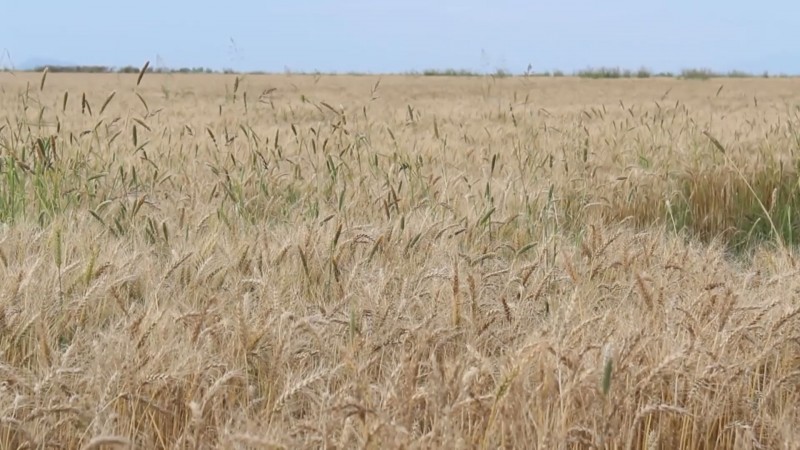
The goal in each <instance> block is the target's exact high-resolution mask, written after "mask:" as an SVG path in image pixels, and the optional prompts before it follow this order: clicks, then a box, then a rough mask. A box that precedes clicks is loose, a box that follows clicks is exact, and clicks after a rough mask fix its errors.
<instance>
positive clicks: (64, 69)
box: [30, 65, 233, 73]
mask: <svg viewBox="0 0 800 450" xmlns="http://www.w3.org/2000/svg"><path fill="white" fill-rule="evenodd" d="M45 67H46V68H47V71H48V72H52V73H139V71H140V70H141V68H140V67H135V66H125V67H108V66H57V65H56V66H36V67H34V68H33V69H30V71H31V72H42V71H44V69H45ZM147 72H148V73H220V72H219V71H215V70H213V69H210V68H208V67H191V68H190V67H181V68H179V69H174V68H165V67H148V68H147ZM222 72H224V73H233V71H232V70H230V69H225V70H223V71H222Z"/></svg>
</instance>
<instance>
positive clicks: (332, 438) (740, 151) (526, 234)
mask: <svg viewBox="0 0 800 450" xmlns="http://www.w3.org/2000/svg"><path fill="white" fill-rule="evenodd" d="M798 105H800V81H798V80H794V79H768V80H767V79H711V80H707V81H695V80H675V79H647V80H583V79H576V78H524V77H509V78H492V77H450V78H448V77H411V76H406V77H403V76H384V77H378V76H310V75H309V76H299V75H281V76H277V75H275V76H266V75H262V76H256V75H238V76H237V75H167V74H152V73H144V74H143V76H137V75H136V74H129V75H122V74H120V75H117V74H99V75H89V74H52V73H51V74H45V75H43V74H34V73H0V111H2V123H0V180H1V181H0V222H2V225H0V227H1V228H0V279H2V284H0V286H1V288H0V289H1V290H0V352H2V353H1V354H0V380H2V384H1V385H0V447H2V448H8V449H14V448H69V449H72V448H87V449H88V448H134V449H157V448H164V449H184V448H185V449H205V448H222V449H240V448H241V449H243V448H253V449H256V448H286V449H290V448H292V449H293V448H329V449H334V448H370V449H377V448H408V449H410V448H456V449H458V448H541V449H561V448H564V449H567V448H603V449H605V448H608V449H640V448H642V449H728V448H729V449H762V448H763V449H766V448H771V449H772V448H775V449H778V448H786V449H789V448H793V449H796V448H800V426H798V425H800V411H798V406H797V405H798V401H799V400H800V389H799V388H798V386H799V385H798V383H799V382H800V340H799V339H800V314H798V313H800V303H799V302H798V301H797V298H798V293H799V292H800V277H799V276H798V270H799V269H798V267H797V260H796V250H795V248H796V244H797V243H798V242H800V239H798V237H797V236H795V230H796V229H797V226H798V225H800V219H798V218H796V217H797V209H796V208H798V207H800V185H799V184H798V170H799V169H800V166H798V164H797V163H796V161H797V154H796V153H797V152H798V151H800V107H799V106H798Z"/></svg>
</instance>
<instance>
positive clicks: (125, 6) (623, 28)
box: [0, 0, 800, 74]
mask: <svg viewBox="0 0 800 450" xmlns="http://www.w3.org/2000/svg"><path fill="white" fill-rule="evenodd" d="M0 15H2V17H3V20H2V23H1V24H0V51H2V54H0V66H10V65H11V64H13V65H14V66H15V67H17V68H20V67H22V66H24V65H26V64H27V63H31V62H41V61H47V62H48V63H51V64H52V63H54V62H63V63H75V64H98V65H108V66H117V67H118V66H124V65H135V66H139V65H141V64H142V63H143V62H144V61H145V60H150V61H151V64H153V65H162V66H168V67H182V66H189V67H193V66H205V67H212V68H215V69H221V68H226V67H227V68H233V69H236V70H266V71H283V70H284V69H285V68H289V69H291V70H294V71H314V70H320V71H338V72H346V71H365V72H402V71H408V70H422V69H426V68H440V69H443V68H464V69H469V70H476V71H494V70H495V69H498V68H502V69H505V70H509V71H512V72H523V71H524V70H525V69H526V67H527V66H528V64H531V65H532V66H533V68H534V70H539V71H542V70H552V69H555V68H558V69H562V70H565V71H567V72H570V71H572V70H575V69H581V68H585V67H588V66H593V67H597V66H601V65H605V66H621V67H625V68H631V69H635V68H638V67H639V66H642V65H644V66H647V67H649V68H650V69H652V70H655V71H662V70H670V71H679V70H680V69H681V68H687V67H708V68H711V69H714V70H721V71H725V70H730V69H742V70H748V71H755V72H761V71H764V70H768V71H770V72H771V73H780V72H783V73H798V74H800V31H798V30H800V27H798V22H800V2H797V1H796V0H795V1H791V0H762V1H758V2H754V1H741V0H727V1H722V0H706V1H702V0H695V1H689V0H671V1H667V0H651V1H648V0H606V1H590V0H558V1H549V2H536V1H521V0H493V1H478V0H438V1H437V0H427V1H424V0H404V1H395V0H349V1H348V0H342V1H323V0H294V1H291V0H285V1H274V0H264V1H261V2H258V1H245V0H228V1H225V2H212V1H208V0H195V1H191V2H190V1H185V0H160V1H155V0H135V1H125V2H117V1H113V0H104V1H100V0H73V1H62V0H40V1H34V0H30V1H14V0H2V4H0Z"/></svg>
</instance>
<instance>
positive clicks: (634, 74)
mask: <svg viewBox="0 0 800 450" xmlns="http://www.w3.org/2000/svg"><path fill="white" fill-rule="evenodd" d="M45 67H47V69H48V72H53V73H59V72H64V73H131V74H135V73H139V71H140V70H141V69H140V68H139V67H136V66H125V67H108V66H96V65H95V66H92V65H76V66H63V65H53V66H37V67H34V68H33V69H30V70H29V71H31V72H42V71H44V69H45ZM9 70H11V69H9V68H2V69H0V71H9ZM147 72H148V73H207V74H210V73H224V74H239V73H247V74H253V75H259V74H269V73H271V72H265V71H249V72H238V71H235V70H233V69H222V70H214V69H211V68H208V67H191V68H190V67H181V68H166V67H148V68H147ZM284 73H285V74H287V75H341V74H340V73H335V72H333V73H331V72H319V71H315V72H295V71H292V70H289V69H288V68H287V69H286V70H284ZM345 75H390V74H383V73H364V72H347V73H345ZM400 75H409V76H426V77H434V76H446V77H483V76H491V77H495V78H505V77H513V76H522V77H564V76H574V77H580V78H650V77H664V78H683V79H709V78H722V77H725V78H749V77H763V78H771V77H780V78H783V77H790V76H794V75H786V74H770V73H768V72H763V73H761V74H754V73H750V72H743V71H740V70H732V71H729V72H717V71H713V70H711V69H705V68H689V69H683V70H681V71H680V72H678V73H674V72H657V73H654V72H651V71H650V70H649V69H647V68H645V67H642V68H639V69H637V70H629V69H621V68H619V67H589V68H585V69H581V70H576V71H574V72H572V73H571V74H569V75H568V74H567V73H565V72H563V71H561V70H553V71H534V70H532V68H531V66H528V69H527V70H526V71H525V72H523V73H519V74H514V73H512V72H510V71H508V70H505V69H497V70H495V71H494V72H492V73H482V72H475V71H471V70H466V69H426V70H423V71H422V72H418V71H410V72H404V73H401V74H400Z"/></svg>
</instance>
